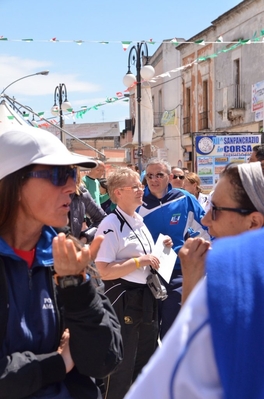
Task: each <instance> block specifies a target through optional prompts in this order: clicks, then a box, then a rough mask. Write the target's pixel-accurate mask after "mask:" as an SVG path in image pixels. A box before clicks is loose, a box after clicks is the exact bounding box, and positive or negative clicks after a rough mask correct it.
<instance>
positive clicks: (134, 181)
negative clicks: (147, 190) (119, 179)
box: [115, 177, 144, 210]
mask: <svg viewBox="0 0 264 399" xmlns="http://www.w3.org/2000/svg"><path fill="white" fill-rule="evenodd" d="M143 190H144V186H143V185H142V184H141V182H140V180H139V178H137V177H129V178H128V179H126V180H125V181H124V182H123V183H120V187H119V188H117V189H116V190H115V193H116V197H117V198H116V199H117V205H119V206H120V207H121V209H122V207H124V208H127V207H129V208H130V209H134V210H135V209H137V207H138V206H139V205H141V204H142V197H143Z"/></svg>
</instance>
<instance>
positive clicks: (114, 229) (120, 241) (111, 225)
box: [95, 207, 154, 284]
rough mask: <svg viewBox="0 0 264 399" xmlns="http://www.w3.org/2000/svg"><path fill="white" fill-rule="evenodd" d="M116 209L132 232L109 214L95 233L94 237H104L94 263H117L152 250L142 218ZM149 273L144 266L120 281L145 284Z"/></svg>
mask: <svg viewBox="0 0 264 399" xmlns="http://www.w3.org/2000/svg"><path fill="white" fill-rule="evenodd" d="M116 209H117V212H119V213H120V214H121V215H122V216H123V218H124V219H125V220H126V221H127V222H128V224H129V225H130V226H131V227H132V229H133V230H132V229H131V228H130V227H129V226H128V224H127V223H126V222H125V221H123V223H121V222H120V220H119V218H118V217H117V215H116V214H115V213H111V214H109V215H108V216H107V217H105V218H104V219H103V220H102V221H101V223H100V225H99V227H98V229H97V232H96V236H98V235H103V236H104V240H103V242H102V244H101V246H100V249H99V251H98V254H97V257H96V260H95V261H96V262H107V263H111V262H114V261H117V262H119V261H122V260H127V259H130V258H137V257H139V256H142V255H145V252H144V249H143V248H145V251H146V253H151V252H152V250H153V247H154V242H153V239H152V236H151V234H150V232H149V230H148V229H147V227H146V225H145V224H144V222H143V218H142V217H141V216H140V215H139V214H138V213H134V216H133V217H132V216H129V215H127V214H126V213H125V212H123V211H122V210H121V209H120V208H119V207H117V208H116ZM121 228H122V231H121ZM149 273H150V268H149V266H144V267H140V268H138V269H136V268H135V270H134V271H133V272H131V273H129V274H127V275H126V276H123V277H122V279H124V280H127V281H131V282H133V283H141V284H146V278H147V276H148V275H149Z"/></svg>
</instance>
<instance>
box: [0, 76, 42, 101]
mask: <svg viewBox="0 0 264 399" xmlns="http://www.w3.org/2000/svg"><path fill="white" fill-rule="evenodd" d="M48 74H49V71H41V72H36V73H32V74H31V75H26V76H22V78H19V79H17V80H14V82H12V83H10V84H9V85H8V86H6V87H5V88H4V89H3V90H2V91H1V93H0V95H2V94H3V93H4V92H5V91H6V89H8V87H10V86H11V85H13V84H14V83H16V82H18V81H19V80H22V79H26V78H30V77H31V76H36V75H45V76H46V75H48Z"/></svg>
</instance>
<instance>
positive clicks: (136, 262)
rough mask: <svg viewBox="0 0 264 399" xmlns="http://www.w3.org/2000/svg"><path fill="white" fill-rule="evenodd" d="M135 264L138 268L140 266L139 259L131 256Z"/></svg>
mask: <svg viewBox="0 0 264 399" xmlns="http://www.w3.org/2000/svg"><path fill="white" fill-rule="evenodd" d="M133 259H134V261H135V264H136V268H137V269H139V268H140V264H139V260H138V258H133Z"/></svg>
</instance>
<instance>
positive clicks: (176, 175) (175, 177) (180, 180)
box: [170, 168, 184, 188]
mask: <svg viewBox="0 0 264 399" xmlns="http://www.w3.org/2000/svg"><path fill="white" fill-rule="evenodd" d="M171 173H172V176H171V181H170V183H171V185H172V187H173V188H183V184H184V172H183V170H181V169H179V168H173V169H172V170H171Z"/></svg>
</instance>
